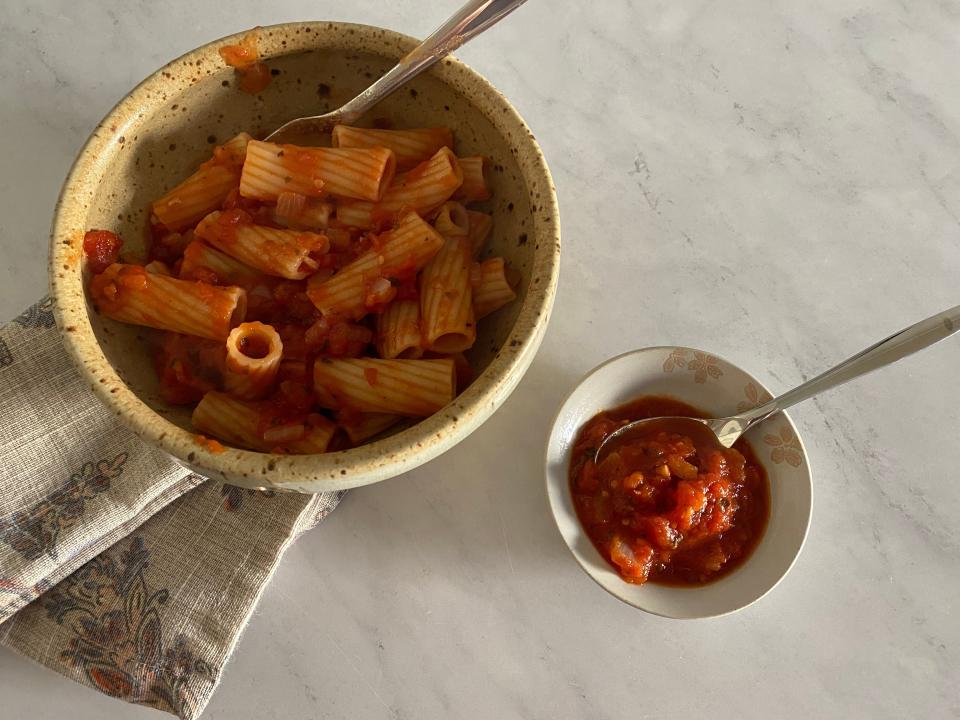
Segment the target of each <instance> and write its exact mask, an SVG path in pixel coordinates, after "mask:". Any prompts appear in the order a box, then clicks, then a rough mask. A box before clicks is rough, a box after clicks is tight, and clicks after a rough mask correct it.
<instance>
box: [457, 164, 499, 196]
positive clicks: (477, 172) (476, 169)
mask: <svg viewBox="0 0 960 720" xmlns="http://www.w3.org/2000/svg"><path fill="white" fill-rule="evenodd" d="M457 162H459V163H460V170H461V171H462V172H463V184H462V185H461V186H460V188H459V189H458V190H457V192H455V193H454V195H453V199H454V200H460V201H461V202H473V201H475V200H489V199H490V198H491V196H492V194H491V192H490V183H489V182H488V181H487V159H486V158H485V157H483V156H481V155H472V156H470V157H462V158H457Z"/></svg>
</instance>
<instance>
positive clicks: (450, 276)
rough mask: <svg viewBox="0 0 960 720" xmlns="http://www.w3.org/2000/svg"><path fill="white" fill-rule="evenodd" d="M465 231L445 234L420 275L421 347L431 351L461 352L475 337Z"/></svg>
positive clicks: (469, 250) (469, 257) (469, 252)
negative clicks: (455, 235)
mask: <svg viewBox="0 0 960 720" xmlns="http://www.w3.org/2000/svg"><path fill="white" fill-rule="evenodd" d="M471 264H472V251H471V248H470V240H469V238H467V236H466V235H463V236H460V237H450V238H446V239H445V240H444V243H443V247H442V248H440V252H438V253H437V254H436V256H434V258H433V260H431V261H430V262H429V263H427V266H426V267H425V268H424V269H423V272H422V273H421V275H420V326H421V332H422V334H423V340H422V342H423V345H424V347H426V348H428V349H429V350H432V351H433V352H442V353H455V352H463V351H464V350H466V349H467V348H469V347H472V346H473V344H474V343H475V342H476V340H477V322H476V319H475V318H474V311H473V302H472V288H471V286H470V267H471Z"/></svg>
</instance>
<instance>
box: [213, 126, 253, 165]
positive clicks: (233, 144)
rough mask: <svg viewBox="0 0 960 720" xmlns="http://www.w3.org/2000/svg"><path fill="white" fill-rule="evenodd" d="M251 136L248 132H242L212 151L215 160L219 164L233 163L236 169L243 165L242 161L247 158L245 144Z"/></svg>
mask: <svg viewBox="0 0 960 720" xmlns="http://www.w3.org/2000/svg"><path fill="white" fill-rule="evenodd" d="M251 140H253V138H252V137H251V136H250V134H249V133H245V132H242V133H240V134H239V135H236V136H234V137H232V138H230V139H229V140H227V141H226V142H225V143H224V144H223V145H221V146H220V147H218V148H217V149H216V150H214V151H213V157H214V161H215V162H219V163H221V164H227V165H233V166H234V167H236V168H237V169H240V167H242V166H243V161H244V160H246V159H247V145H248V144H249V143H250V141H251Z"/></svg>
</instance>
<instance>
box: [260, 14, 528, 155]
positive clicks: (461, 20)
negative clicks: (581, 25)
mask: <svg viewBox="0 0 960 720" xmlns="http://www.w3.org/2000/svg"><path fill="white" fill-rule="evenodd" d="M525 2H526V0H471V1H470V2H468V3H467V4H466V5H464V6H463V7H462V8H460V9H459V10H457V12H455V13H454V14H453V15H452V16H451V17H450V19H449V20H447V21H446V22H445V23H444V24H443V25H441V26H440V27H439V28H437V30H435V31H434V32H433V34H432V35H430V37H428V38H427V39H426V40H424V41H423V42H422V43H420V44H419V45H417V47H415V48H414V49H413V50H411V51H410V52H409V53H407V54H406V55H405V56H404V57H403V58H401V60H400V62H398V63H397V64H396V65H394V66H393V68H391V69H390V70H389V71H388V72H387V73H386V74H385V75H383V76H382V77H381V78H380V79H379V80H377V81H376V82H375V83H373V85H371V86H370V87H368V88H367V89H366V90H364V91H363V92H362V93H360V94H359V95H357V96H356V97H355V98H354V99H353V100H351V101H350V102H348V103H347V104H346V105H343V106H342V107H340V108H338V109H337V110H333V111H332V112H328V113H324V114H323V115H311V116H308V117H302V118H297V119H296V120H291V121H290V122H288V123H284V124H283V125H281V126H280V127H279V128H277V129H276V130H274V131H273V132H272V133H271V134H270V135H268V136H267V138H266V139H267V140H270V141H273V142H279V141H281V140H282V138H281V135H297V136H302V135H304V134H307V133H324V132H329V131H330V130H331V129H333V127H334V126H335V125H352V124H353V123H354V122H356V121H357V119H358V118H359V117H360V116H361V115H363V114H364V113H365V112H366V111H367V110H369V109H370V108H371V107H373V106H374V105H376V104H377V103H378V102H380V101H381V100H383V99H384V98H385V97H387V96H388V95H389V94H390V93H392V92H394V91H395V90H396V89H397V88H399V87H400V86H401V85H403V84H404V83H406V82H407V81H408V80H411V79H412V78H414V77H416V76H417V75H419V74H420V73H422V72H423V71H424V70H426V69H427V68H429V67H430V66H431V65H433V64H434V63H435V62H437V61H438V60H440V59H441V58H443V57H444V56H445V55H448V54H450V53H452V52H453V51H454V50H456V49H457V48H459V47H460V46H461V45H463V44H464V43H466V42H467V41H468V40H470V39H472V38H474V37H476V36H477V35H479V34H480V33H482V32H483V31H484V30H486V29H487V28H489V27H491V26H492V25H495V24H496V23H498V22H499V21H500V20H502V19H503V18H504V17H506V16H507V15H509V14H510V13H511V12H513V11H514V10H516V9H517V8H518V7H520V6H521V5H523V3H525Z"/></svg>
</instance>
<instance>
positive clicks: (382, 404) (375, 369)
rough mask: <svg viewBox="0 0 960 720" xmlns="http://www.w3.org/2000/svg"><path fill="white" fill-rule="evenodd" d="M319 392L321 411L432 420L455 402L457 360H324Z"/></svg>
mask: <svg viewBox="0 0 960 720" xmlns="http://www.w3.org/2000/svg"><path fill="white" fill-rule="evenodd" d="M313 389H314V393H315V394H316V398H317V402H318V403H319V404H320V406H321V407H325V408H330V409H332V410H343V409H350V410H358V411H360V412H371V413H391V414H394V415H407V416H410V417H426V416H427V415H432V414H433V413H435V412H436V411H437V410H439V409H440V408H442V407H443V406H444V405H446V404H447V403H449V402H450V401H451V400H453V397H454V395H455V394H456V374H455V371H454V365H453V360H450V359H441V360H381V359H377V358H353V359H346V360H331V359H329V358H320V359H318V360H317V361H316V362H315V363H314V365H313Z"/></svg>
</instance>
